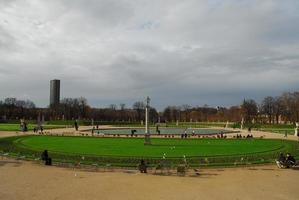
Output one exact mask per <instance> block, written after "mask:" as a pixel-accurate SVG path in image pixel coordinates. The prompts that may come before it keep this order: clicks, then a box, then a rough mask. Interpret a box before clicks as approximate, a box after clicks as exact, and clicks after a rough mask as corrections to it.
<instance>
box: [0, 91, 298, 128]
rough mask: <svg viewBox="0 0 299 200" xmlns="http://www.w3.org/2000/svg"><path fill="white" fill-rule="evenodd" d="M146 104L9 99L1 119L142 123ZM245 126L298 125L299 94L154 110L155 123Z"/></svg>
mask: <svg viewBox="0 0 299 200" xmlns="http://www.w3.org/2000/svg"><path fill="white" fill-rule="evenodd" d="M144 115H145V104H144V102H141V101H138V102H135V103H134V104H133V105H132V106H131V107H127V106H126V105H125V104H119V105H116V104H111V105H109V106H108V107H107V108H92V107H91V106H89V105H88V102H87V100H86V99H85V98H83V97H80V98H64V99H62V100H61V102H60V104H59V105H56V106H51V107H48V108H37V107H36V106H35V104H34V103H33V102H32V101H30V100H26V101H24V100H18V99H16V98H6V99H4V100H3V101H0V120H1V121H7V120H19V119H22V118H25V119H27V120H35V119H37V118H38V116H44V119H45V120H74V119H85V120H91V119H93V120H95V121H106V122H138V123H140V122H141V121H143V120H144ZM242 120H243V121H244V122H245V123H255V122H258V123H294V122H298V121H299V92H287V93H283V94H282V95H280V96H278V97H271V96H268V97H265V98H264V99H263V101H262V102H260V103H257V102H256V101H255V100H253V99H244V100H243V102H241V104H240V105H237V106H232V107H229V108H226V107H217V108H215V107H209V106H208V105H205V106H201V107H200V106H197V107H191V106H190V105H182V106H168V107H166V108H165V109H164V110H163V111H162V112H160V113H158V112H157V110H156V109H155V108H152V107H151V108H150V121H151V122H176V121H180V122H206V121H210V122H217V121H230V122H241V121H242Z"/></svg>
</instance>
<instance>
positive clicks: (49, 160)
mask: <svg viewBox="0 0 299 200" xmlns="http://www.w3.org/2000/svg"><path fill="white" fill-rule="evenodd" d="M41 159H42V160H43V161H45V165H52V158H50V157H49V155H48V151H47V150H44V152H43V153H42V155H41Z"/></svg>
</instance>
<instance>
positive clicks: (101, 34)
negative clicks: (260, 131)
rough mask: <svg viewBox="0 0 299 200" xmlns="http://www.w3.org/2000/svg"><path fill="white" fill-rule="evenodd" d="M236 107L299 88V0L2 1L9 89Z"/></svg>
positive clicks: (5, 92) (45, 96) (1, 49)
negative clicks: (56, 83) (56, 84)
mask: <svg viewBox="0 0 299 200" xmlns="http://www.w3.org/2000/svg"><path fill="white" fill-rule="evenodd" d="M51 79H60V80H61V96H62V97H79V96H84V97H86V98H87V100H88V102H89V104H90V105H92V106H98V107H104V106H108V105H109V104H112V103H116V104H119V103H126V104H127V107H131V106H132V104H133V102H135V101H139V100H143V99H144V98H145V97H146V96H147V95H149V96H150V97H151V99H152V104H153V106H155V107H156V108H158V109H159V110H161V109H162V108H164V107H165V106H167V105H181V104H190V105H193V106H196V105H204V104H208V105H210V106H217V105H223V106H230V105H236V104H239V103H240V102H241V101H242V100H243V98H253V99H255V100H257V101H260V100H261V99H262V98H263V97H265V96H268V95H272V96H277V95H280V94H281V93H282V92H284V91H294V90H299V1H298V0H262V1H261V0H223V1H221V0H185V1H183V0H0V97H1V99H3V98H5V97H17V98H20V99H30V100H32V101H34V102H35V103H36V104H37V106H42V107H44V106H47V105H48V104H49V84H50V80H51Z"/></svg>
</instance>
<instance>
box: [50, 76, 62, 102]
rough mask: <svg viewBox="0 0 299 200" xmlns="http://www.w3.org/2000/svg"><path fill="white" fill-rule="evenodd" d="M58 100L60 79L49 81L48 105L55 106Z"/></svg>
mask: <svg viewBox="0 0 299 200" xmlns="http://www.w3.org/2000/svg"><path fill="white" fill-rule="evenodd" d="M59 102H60V80H57V79H54V80H51V81H50V106H56V105H58V104H59Z"/></svg>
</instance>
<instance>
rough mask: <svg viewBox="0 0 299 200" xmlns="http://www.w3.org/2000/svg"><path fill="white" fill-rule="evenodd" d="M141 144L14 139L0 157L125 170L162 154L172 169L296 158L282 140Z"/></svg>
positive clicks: (297, 150)
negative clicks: (184, 163) (42, 157)
mask: <svg viewBox="0 0 299 200" xmlns="http://www.w3.org/2000/svg"><path fill="white" fill-rule="evenodd" d="M143 142H144V140H143V138H94V137H67V136H18V137H8V138H0V154H6V153H8V154H9V155H11V156H17V157H20V156H21V157H26V158H28V159H36V158H39V157H40V154H41V152H42V151H43V150H45V149H47V150H48V151H49V154H50V156H51V157H52V158H53V160H54V162H59V163H61V162H62V163H65V162H66V163H76V162H78V161H80V162H83V163H85V164H97V165H106V164H107V163H110V164H111V165H115V166H126V167H133V166H136V165H137V164H138V162H140V159H141V158H143V159H146V160H148V161H149V163H150V164H151V165H152V166H155V164H157V163H159V162H161V159H162V157H163V155H165V158H166V160H167V161H168V162H170V163H171V164H172V166H175V165H177V164H178V163H180V162H182V159H183V157H184V156H186V159H187V161H188V163H189V164H190V165H192V166H228V165H236V164H254V163H256V164H257V163H270V162H271V163H272V162H274V160H275V158H277V156H278V154H279V153H280V152H284V153H286V152H290V153H292V154H293V155H295V157H297V158H298V156H299V143H298V142H295V141H286V140H274V139H170V138H152V145H144V144H143ZM83 156H84V159H82V157H83ZM110 164H109V165H110Z"/></svg>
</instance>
